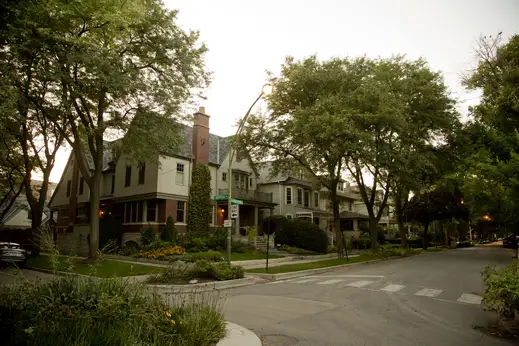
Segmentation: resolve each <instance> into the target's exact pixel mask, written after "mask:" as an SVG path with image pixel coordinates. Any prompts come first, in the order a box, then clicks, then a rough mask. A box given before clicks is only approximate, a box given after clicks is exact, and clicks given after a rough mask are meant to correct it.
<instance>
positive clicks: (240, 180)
mask: <svg viewBox="0 0 519 346" xmlns="http://www.w3.org/2000/svg"><path fill="white" fill-rule="evenodd" d="M233 177H234V186H235V187H236V188H238V189H248V188H249V180H248V179H247V176H246V175H244V174H238V173H234V174H233Z"/></svg>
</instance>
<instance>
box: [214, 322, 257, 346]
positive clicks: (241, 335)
mask: <svg viewBox="0 0 519 346" xmlns="http://www.w3.org/2000/svg"><path fill="white" fill-rule="evenodd" d="M225 329H226V332H227V336H226V337H225V338H223V339H222V340H220V341H218V343H217V344H216V346H261V345H262V342H261V340H260V338H259V337H258V336H257V335H256V334H254V333H253V332H251V331H250V330H248V329H247V328H245V327H242V326H240V325H237V324H235V323H232V322H226V325H225Z"/></svg>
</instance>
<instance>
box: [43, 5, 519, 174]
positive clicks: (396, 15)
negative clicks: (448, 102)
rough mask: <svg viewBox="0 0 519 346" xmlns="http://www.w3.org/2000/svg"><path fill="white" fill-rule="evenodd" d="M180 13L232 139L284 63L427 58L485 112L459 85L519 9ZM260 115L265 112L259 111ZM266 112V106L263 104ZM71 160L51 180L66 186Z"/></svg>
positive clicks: (458, 94)
mask: <svg viewBox="0 0 519 346" xmlns="http://www.w3.org/2000/svg"><path fill="white" fill-rule="evenodd" d="M165 4H166V6H167V7H168V8H171V9H177V10H178V11H179V13H178V24H180V25H181V27H182V28H184V29H185V30H199V31H200V39H201V41H203V42H204V43H205V44H206V45H207V47H208V49H209V51H208V53H207V54H206V58H205V60H206V67H207V69H208V70H209V71H212V73H213V75H212V83H211V86H210V87H209V88H208V89H207V90H205V93H204V94H205V96H206V98H207V99H206V100H203V101H201V103H200V105H201V106H205V109H206V113H207V114H209V115H210V116H211V118H210V128H211V132H212V133H215V134H217V135H222V136H227V135H231V134H233V133H234V131H235V130H236V128H235V127H234V124H235V123H236V121H237V120H238V119H240V118H241V117H243V116H244V115H245V112H246V111H247V109H248V108H249V107H250V105H251V104H252V102H253V101H254V100H255V99H256V97H257V96H258V95H259V93H260V92H261V87H262V86H263V84H264V83H265V82H266V72H265V71H267V70H268V71H272V72H274V73H276V74H278V73H279V70H280V66H281V64H282V63H283V61H284V59H285V57H286V56H288V55H291V56H294V57H295V58H305V57H308V56H310V55H313V54H316V55H317V57H318V58H319V59H323V60H325V59H329V58H331V57H356V56H362V55H367V56H369V57H379V56H380V57H390V56H391V55H396V54H405V55H406V56H407V57H408V58H410V59H416V58H419V57H423V58H425V59H427V61H428V62H429V63H430V66H431V68H432V69H433V70H436V71H442V72H443V73H444V76H445V82H446V84H447V85H448V87H449V89H450V91H451V94H452V96H453V97H454V98H456V99H457V100H458V101H459V106H458V107H459V111H460V112H461V113H462V114H466V113H467V108H468V106H470V105H473V104H477V102H478V93H477V92H471V93H469V92H467V91H465V90H464V89H463V87H462V86H461V83H460V76H461V74H463V73H466V72H468V71H470V70H471V69H472V68H474V66H475V54H474V48H475V45H476V39H477V38H478V37H480V36H481V35H497V33H499V32H502V36H503V42H506V41H507V40H508V38H509V37H511V36H512V35H513V34H514V33H519V0H486V1H483V0H435V1H431V0H362V1H350V0H342V1H341V0H320V1H306V0H298V1H296V0H276V1H273V0H262V1H245V0H241V1H239V0H219V1H214V0H165ZM260 106H262V105H261V104H260ZM263 106H264V105H263ZM67 157H68V151H67V150H63V151H62V152H60V154H59V157H58V162H57V164H56V166H55V168H54V170H53V172H52V176H51V179H52V181H58V180H59V178H60V176H61V173H62V171H63V168H64V167H65V165H66V160H67Z"/></svg>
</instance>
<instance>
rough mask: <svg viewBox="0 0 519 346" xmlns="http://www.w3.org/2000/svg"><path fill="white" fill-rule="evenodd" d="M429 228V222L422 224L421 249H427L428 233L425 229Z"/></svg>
mask: <svg viewBox="0 0 519 346" xmlns="http://www.w3.org/2000/svg"><path fill="white" fill-rule="evenodd" d="M428 230H429V223H428V222H427V223H426V224H425V225H424V228H423V239H422V244H423V249H424V250H427V245H428V244H429V240H428V239H427V238H428V235H427V231H428Z"/></svg>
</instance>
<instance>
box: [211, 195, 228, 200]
mask: <svg viewBox="0 0 519 346" xmlns="http://www.w3.org/2000/svg"><path fill="white" fill-rule="evenodd" d="M228 198H229V195H220V196H214V197H213V200H215V201H225V200H226V199H228Z"/></svg>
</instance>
